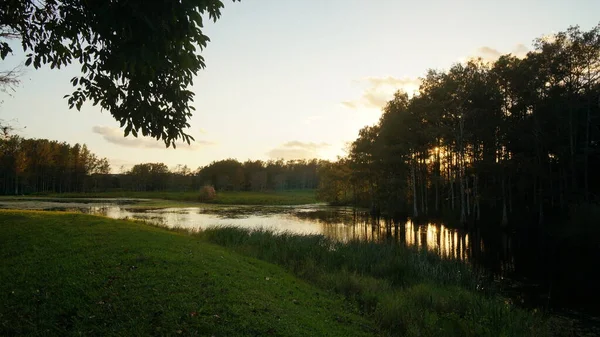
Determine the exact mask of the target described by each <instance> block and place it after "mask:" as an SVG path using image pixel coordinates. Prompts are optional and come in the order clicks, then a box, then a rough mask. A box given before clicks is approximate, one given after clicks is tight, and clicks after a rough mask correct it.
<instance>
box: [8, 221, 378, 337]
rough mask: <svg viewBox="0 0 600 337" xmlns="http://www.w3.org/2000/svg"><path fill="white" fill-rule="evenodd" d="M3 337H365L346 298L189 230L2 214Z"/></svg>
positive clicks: (361, 323) (367, 329)
mask: <svg viewBox="0 0 600 337" xmlns="http://www.w3.org/2000/svg"><path fill="white" fill-rule="evenodd" d="M0 261H1V264H2V265H1V268H0V303H2V305H1V306H0V335H2V336H11V335H40V336H42V335H43V336H47V335H57V336H63V335H80V334H83V335H90V336H111V335H112V336H117V335H118V336H148V335H202V336H211V335H215V336H267V335H275V336H352V335H356V336H361V335H368V334H371V335H372V334H373V330H372V329H371V328H370V327H369V326H370V325H372V323H370V322H369V321H367V320H366V319H365V318H364V317H361V316H359V315H357V313H356V312H355V310H354V309H352V307H349V306H348V305H347V304H346V302H345V301H343V300H342V299H341V298H340V297H336V296H335V295H333V294H331V293H329V292H326V291H322V290H320V289H318V288H316V287H314V286H311V285H309V284H308V283H306V282H304V281H301V280H299V279H298V278H296V277H294V276H292V275H291V274H289V273H288V272H286V271H284V270H283V269H282V268H280V267H277V266H275V265H272V264H269V263H266V262H263V261H260V260H257V259H254V258H251V257H245V256H243V255H238V254H237V253H233V252H232V251H230V250H227V249H225V248H222V247H219V246H217V245H213V244H210V243H208V242H206V241H205V240H201V239H199V238H198V237H193V236H190V235H188V234H186V233H177V232H173V231H167V230H165V229H161V228H156V227H151V226H149V225H145V224H140V223H135V222H129V221H119V220H111V219H107V218H102V217H93V216H87V215H82V214H69V213H66V214H65V213H54V212H23V211H4V210H0Z"/></svg>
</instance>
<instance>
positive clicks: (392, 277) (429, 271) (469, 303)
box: [200, 228, 549, 336]
mask: <svg viewBox="0 0 600 337" xmlns="http://www.w3.org/2000/svg"><path fill="white" fill-rule="evenodd" d="M200 235H201V236H202V237H203V238H205V239H206V240H209V241H211V242H215V243H218V244H220V245H223V246H226V247H229V248H231V249H234V250H236V251H238V252H241V253H243V254H246V255H249V256H253V257H256V258H259V259H262V260H266V261H269V262H273V263H276V264H278V265H281V266H284V267H285V268H286V269H288V270H290V271H291V272H293V273H294V274H296V275H298V276H300V277H301V278H304V279H306V280H309V281H310V282H311V283H313V284H316V285H318V286H319V287H320V288H322V289H327V290H332V291H334V292H337V293H339V294H342V295H344V296H345V297H346V298H347V299H349V300H350V301H351V302H352V303H354V304H355V305H356V306H357V308H358V309H359V310H360V311H361V313H362V314H363V315H365V316H366V317H369V318H370V319H371V320H373V321H374V322H376V323H377V324H378V326H379V328H380V329H382V331H384V332H385V333H387V334H390V335H396V336H546V335H548V334H549V331H548V326H547V322H546V320H545V319H544V318H543V317H541V315H540V314H537V313H533V312H528V311H525V310H521V309H517V308H515V307H514V306H512V305H510V304H508V303H507V302H506V301H505V300H504V299H502V298H500V297H498V296H497V295H495V294H494V292H493V291H486V290H485V289H484V290H483V291H482V290H481V288H482V285H483V286H484V287H487V286H485V285H484V284H482V283H481V281H480V280H479V279H478V277H477V276H476V275H475V274H474V273H473V272H472V271H471V270H469V267H468V266H467V265H465V264H462V263H459V262H452V261H446V260H440V259H439V258H438V257H437V256H435V255H431V254H427V253H423V252H418V251H414V250H411V249H408V248H405V247H403V246H398V245H393V244H386V243H370V242H358V241H357V242H350V243H347V244H340V243H334V242H332V241H330V240H329V239H326V238H325V237H323V236H299V235H289V234H279V235H276V234H273V233H272V232H268V231H255V232H248V231H245V230H243V229H239V228H219V229H209V230H205V231H204V232H202V233H201V234H200Z"/></svg>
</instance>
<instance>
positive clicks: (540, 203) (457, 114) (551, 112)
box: [319, 25, 600, 224]
mask: <svg viewBox="0 0 600 337" xmlns="http://www.w3.org/2000/svg"><path fill="white" fill-rule="evenodd" d="M599 33H600V25H599V26H596V27H595V28H593V29H591V30H590V31H581V30H580V29H579V28H578V27H571V28H569V29H568V30H567V31H565V32H561V33H558V34H556V35H554V36H551V37H545V38H540V39H537V40H536V41H535V43H534V47H535V49H534V50H533V51H531V52H529V53H528V54H527V56H526V57H524V58H517V57H515V56H512V55H504V56H501V57H500V58H499V59H498V60H497V61H495V62H492V63H489V62H484V61H483V60H481V59H476V60H471V61H468V62H466V63H464V64H455V65H454V66H452V67H451V68H450V69H449V70H448V71H436V70H430V71H429V72H428V73H427V75H426V76H425V77H424V78H422V84H421V87H420V89H419V92H418V93H417V94H416V95H414V96H413V97H408V95H407V94H405V93H402V92H399V93H397V94H396V95H395V97H394V99H392V100H391V101H390V102H388V103H387V105H386V106H385V108H384V109H383V115H382V116H381V118H380V120H379V122H378V123H377V124H375V125H373V126H368V127H365V128H363V129H362V130H361V131H360V134H359V137H358V139H356V140H355V141H354V142H353V143H352V144H351V149H350V153H349V156H348V157H347V158H344V159H343V160H340V161H338V162H336V163H332V164H330V165H327V166H325V167H324V169H323V170H322V171H321V176H320V177H321V189H320V191H319V192H320V193H319V194H320V196H321V198H323V199H325V200H327V201H330V202H332V203H338V204H348V203H351V204H358V205H363V206H367V207H371V209H372V211H373V212H374V213H384V214H388V215H397V216H412V217H423V216H425V217H434V216H442V217H443V218H444V219H448V218H454V219H456V220H457V221H460V222H463V223H465V222H472V221H477V220H484V219H485V220H486V222H488V223H490V222H492V223H504V224H506V223H508V222H509V220H510V219H512V220H513V221H517V222H523V223H530V224H536V223H537V224H543V223H545V222H546V220H554V219H559V218H560V217H561V216H564V215H565V214H569V212H570V211H572V210H574V209H576V208H580V207H582V205H586V206H585V207H591V205H593V204H595V203H597V202H598V198H599V195H598V191H600V174H599V172H600V34H599Z"/></svg>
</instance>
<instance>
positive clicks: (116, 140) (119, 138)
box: [92, 126, 214, 150]
mask: <svg viewBox="0 0 600 337" xmlns="http://www.w3.org/2000/svg"><path fill="white" fill-rule="evenodd" d="M92 131H93V132H94V133H97V134H99V135H101V136H102V138H104V140H106V141H107V142H109V143H112V144H116V145H120V146H125V147H135V148H146V149H165V148H166V147H165V143H164V142H162V141H159V140H156V139H154V138H150V137H144V136H139V137H137V138H135V137H131V136H130V137H127V138H126V137H124V136H123V131H121V129H119V128H111V127H108V126H94V127H93V128H92ZM208 145H214V143H212V142H209V141H203V140H200V141H198V140H196V141H194V142H192V143H191V144H190V145H188V144H187V143H183V142H177V148H178V149H185V150H198V149H199V148H201V147H203V146H208Z"/></svg>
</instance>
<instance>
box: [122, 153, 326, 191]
mask: <svg viewBox="0 0 600 337" xmlns="http://www.w3.org/2000/svg"><path fill="white" fill-rule="evenodd" d="M321 164H322V161H319V160H317V159H312V160H289V161H283V160H269V161H262V160H247V161H245V162H239V161H238V160H235V159H226V160H219V161H214V162H212V163H210V164H209V165H206V166H202V167H199V168H198V169H196V170H191V169H190V168H188V167H187V166H185V165H184V166H182V165H178V166H176V167H175V168H174V169H172V170H169V168H168V167H167V165H165V164H163V163H145V164H138V165H135V166H133V167H132V169H131V170H129V171H128V172H126V173H125V174H123V175H119V176H118V178H117V179H118V181H117V183H118V187H120V188H123V189H125V190H132V191H165V190H169V191H197V190H199V189H200V188H201V187H202V186H205V185H209V186H213V187H214V188H215V189H216V190H217V191H273V190H295V189H315V188H317V186H318V184H319V177H318V173H317V171H318V167H319V166H320V165H321Z"/></svg>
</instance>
